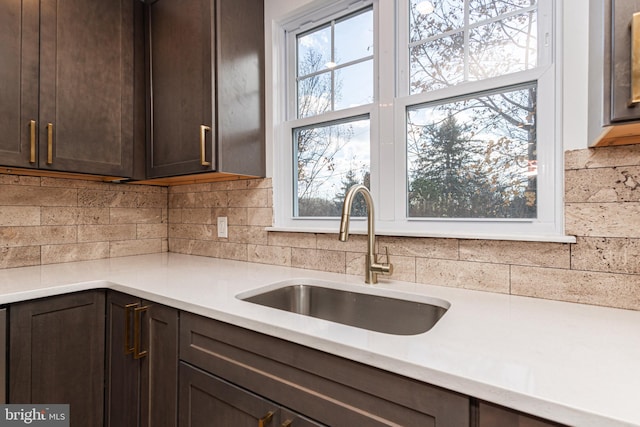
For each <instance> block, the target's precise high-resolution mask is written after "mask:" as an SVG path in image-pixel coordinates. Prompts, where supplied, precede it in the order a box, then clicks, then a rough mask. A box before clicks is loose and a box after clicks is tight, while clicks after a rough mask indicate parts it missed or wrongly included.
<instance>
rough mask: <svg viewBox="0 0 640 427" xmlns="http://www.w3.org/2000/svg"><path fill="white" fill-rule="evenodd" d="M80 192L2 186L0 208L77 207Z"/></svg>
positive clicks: (63, 189) (62, 189)
mask: <svg viewBox="0 0 640 427" xmlns="http://www.w3.org/2000/svg"><path fill="white" fill-rule="evenodd" d="M77 205H78V190H75V189H67V188H43V187H31V186H20V185H2V186H0V206H77Z"/></svg>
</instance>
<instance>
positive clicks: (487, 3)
mask: <svg viewBox="0 0 640 427" xmlns="http://www.w3.org/2000/svg"><path fill="white" fill-rule="evenodd" d="M535 4H536V0H470V1H469V19H470V20H471V23H475V22H479V21H484V20H487V19H491V18H496V17H498V16H500V15H503V14H505V13H509V12H515V11H517V10H520V9H522V8H525V7H529V6H535Z"/></svg>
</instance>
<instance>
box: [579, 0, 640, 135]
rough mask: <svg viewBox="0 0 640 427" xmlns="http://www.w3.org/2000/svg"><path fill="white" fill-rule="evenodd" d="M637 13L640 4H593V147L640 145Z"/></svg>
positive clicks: (637, 0)
mask: <svg viewBox="0 0 640 427" xmlns="http://www.w3.org/2000/svg"><path fill="white" fill-rule="evenodd" d="M636 12H640V0H590V2H589V20H590V22H589V123H588V136H589V145H590V146H605V145H623V144H637V143H640V102H634V101H633V98H634V96H633V88H634V86H635V87H636V89H635V91H636V92H637V93H638V95H636V97H637V98H638V101H640V16H639V17H638V18H637V19H638V21H637V25H635V28H636V31H635V33H636V34H635V35H634V34H633V31H632V25H631V24H632V20H633V15H634V13H636ZM634 39H635V43H633V40H634ZM634 46H635V47H636V50H637V54H636V55H637V57H636V59H635V61H633V60H632V50H633V47H634ZM634 63H635V68H636V69H637V72H636V73H637V75H636V76H635V84H634V72H633V68H634V66H633V65H634Z"/></svg>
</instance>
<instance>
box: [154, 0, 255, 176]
mask: <svg viewBox="0 0 640 427" xmlns="http://www.w3.org/2000/svg"><path fill="white" fill-rule="evenodd" d="M146 8H147V15H146V16H147V19H146V22H147V61H148V81H149V96H148V100H149V102H150V105H149V108H148V114H149V124H148V127H147V130H148V132H147V141H148V142H147V175H148V177H149V178H158V177H170V176H179V175H186V174H194V173H200V172H225V173H231V174H237V175H248V176H264V174H265V153H264V5H263V1H262V0H158V1H156V2H153V3H151V4H149V5H148V6H146Z"/></svg>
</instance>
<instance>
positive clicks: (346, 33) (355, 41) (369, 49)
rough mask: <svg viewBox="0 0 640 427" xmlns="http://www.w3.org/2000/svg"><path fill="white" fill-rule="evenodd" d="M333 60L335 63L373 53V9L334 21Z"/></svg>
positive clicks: (342, 62)
mask: <svg viewBox="0 0 640 427" xmlns="http://www.w3.org/2000/svg"><path fill="white" fill-rule="evenodd" d="M335 31H336V33H335V35H336V40H335V52H334V61H335V63H336V64H344V63H346V62H350V61H355V60H357V59H361V58H366V57H368V56H371V55H373V10H371V9H369V10H367V11H365V12H363V13H359V14H357V15H352V16H350V17H348V18H346V19H344V20H341V21H339V22H336V29H335Z"/></svg>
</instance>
